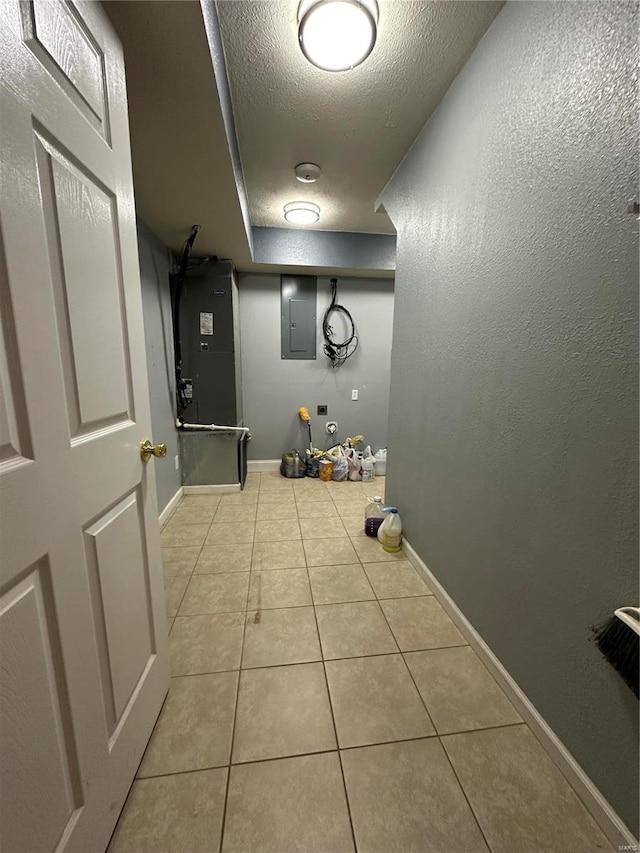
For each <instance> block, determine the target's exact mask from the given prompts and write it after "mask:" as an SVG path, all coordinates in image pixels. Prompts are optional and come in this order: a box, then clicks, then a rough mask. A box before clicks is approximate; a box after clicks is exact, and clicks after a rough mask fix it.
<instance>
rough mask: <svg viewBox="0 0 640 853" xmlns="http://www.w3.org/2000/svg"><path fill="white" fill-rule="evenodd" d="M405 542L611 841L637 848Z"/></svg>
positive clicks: (410, 556) (440, 598)
mask: <svg viewBox="0 0 640 853" xmlns="http://www.w3.org/2000/svg"><path fill="white" fill-rule="evenodd" d="M402 545H403V551H404V552H405V554H406V555H407V557H408V559H409V560H410V561H411V562H412V563H413V565H414V566H415V567H416V569H417V570H418V572H419V573H420V574H421V575H422V576H423V577H424V579H425V581H426V582H427V583H428V585H429V587H430V588H431V589H432V590H433V594H434V595H435V597H436V598H437V599H438V601H439V602H440V604H441V605H442V607H443V608H444V609H445V610H446V612H447V613H448V614H449V616H450V617H451V619H452V620H453V621H454V622H455V624H456V626H457V627H458V628H459V629H460V631H461V632H462V634H463V635H464V636H465V637H466V638H467V640H468V641H469V645H470V646H471V647H472V648H473V649H474V651H475V652H476V653H477V655H478V657H479V658H480V659H481V660H482V662H483V663H484V665H485V666H486V667H487V669H488V670H489V672H490V673H491V674H492V675H493V677H494V678H495V680H496V681H497V682H498V684H499V685H500V687H501V688H502V689H503V690H504V692H505V693H506V694H507V696H508V697H509V699H510V700H511V702H513V704H514V706H515V708H516V710H517V711H518V712H519V713H520V716H521V717H522V719H523V720H524V721H525V723H527V724H528V726H529V728H530V729H531V731H532V732H533V733H534V735H535V736H536V737H537V739H538V740H539V741H540V743H541V745H542V746H543V748H544V749H545V751H546V752H547V754H548V755H549V757H550V758H551V760H552V761H553V763H554V764H555V765H556V767H557V768H558V770H560V772H561V773H562V775H563V776H564V777H565V779H566V780H567V782H568V783H569V784H570V785H571V787H572V788H573V790H574V791H575V792H576V794H577V795H578V796H579V797H580V799H581V800H582V802H583V803H584V805H585V807H586V808H587V810H588V811H589V813H590V814H591V816H592V817H593V819H594V820H595V821H596V823H597V824H598V826H599V827H600V829H601V830H602V831H603V833H604V834H605V835H606V836H607V838H608V839H609V841H610V842H611V844H612V845H613V846H614V847H616V848H618V849H620V847H624V846H626V847H627V849H636V850H637V849H638V848H637V844H638V842H637V840H636V839H635V838H634V837H633V833H632V832H631V831H630V830H629V828H628V827H627V826H626V825H625V824H624V822H623V821H622V819H621V818H620V817H619V816H618V815H617V814H616V812H615V810H614V808H613V807H612V806H611V804H610V803H608V802H607V800H606V799H605V798H604V797H603V795H602V794H601V793H600V791H599V790H598V788H596V786H595V785H594V783H593V782H592V781H591V779H590V778H589V777H588V776H587V774H586V773H585V771H584V770H583V769H582V767H581V766H580V765H579V764H578V762H577V761H576V759H575V758H574V757H573V756H572V755H571V753H570V752H569V750H568V749H567V748H566V746H565V745H564V744H563V743H562V741H561V740H560V738H559V737H558V736H557V735H556V733H555V732H554V731H553V729H552V728H551V726H550V725H549V724H548V723H547V721H546V720H545V719H544V718H543V717H542V715H541V714H540V712H539V711H538V710H537V709H536V707H535V706H534V705H533V703H532V702H531V700H530V699H529V698H528V697H527V696H526V695H525V693H524V692H523V691H522V690H521V689H520V687H519V686H518V684H517V683H516V682H515V681H514V679H513V678H512V677H511V675H509V673H508V672H507V670H506V669H505V668H504V666H503V665H502V663H501V662H500V661H499V660H498V658H497V657H496V656H495V655H494V653H493V652H492V651H491V649H490V648H489V646H488V645H487V644H486V643H485V641H484V640H483V639H482V637H481V636H480V634H478V632H477V631H476V629H475V628H474V627H473V625H472V624H471V623H470V622H469V620H468V619H467V618H466V616H465V615H464V614H463V613H462V611H461V610H460V608H459V607H458V606H457V604H456V603H455V602H454V601H453V599H452V598H451V596H450V595H449V594H448V593H447V591H446V590H445V589H444V587H443V586H442V585H441V584H440V583H439V582H438V580H436V578H435V576H434V575H433V574H432V572H431V571H430V570H429V568H428V567H427V565H426V564H425V563H424V562H423V560H422V559H421V558H420V556H419V555H418V553H417V552H416V551H415V549H414V548H412V547H411V545H410V544H409V543H408V542H407V540H406V539H405V540H403V543H402Z"/></svg>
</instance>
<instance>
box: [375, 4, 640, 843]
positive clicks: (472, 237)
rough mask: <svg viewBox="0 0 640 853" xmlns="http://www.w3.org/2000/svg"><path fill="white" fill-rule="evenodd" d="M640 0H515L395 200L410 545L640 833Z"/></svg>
mask: <svg viewBox="0 0 640 853" xmlns="http://www.w3.org/2000/svg"><path fill="white" fill-rule="evenodd" d="M636 18H637V6H636V5H635V4H632V3H621V4H615V3H609V2H604V3H586V4H583V3H577V2H576V3H567V2H560V3H549V2H542V3H530V2H514V3H508V4H507V5H506V6H505V8H504V9H503V10H502V11H501V12H500V14H499V15H498V17H497V18H496V20H495V22H494V23H493V25H492V26H491V28H490V29H489V31H488V33H487V35H486V36H485V37H484V39H483V40H482V42H481V43H480V45H479V46H478V48H477V49H476V51H475V53H474V54H473V56H472V57H471V59H470V60H469V62H468V63H467V65H466V66H465V68H464V69H463V71H462V72H461V73H460V75H459V76H458V78H457V79H456V81H455V82H454V84H453V85H452V87H451V88H450V89H449V92H448V93H447V95H446V97H445V98H444V101H443V102H442V104H441V105H440V107H439V108H438V110H437V112H436V113H435V114H434V116H433V117H432V119H431V121H430V122H429V123H428V124H427V126H426V127H425V129H424V130H423V132H422V134H421V135H420V136H419V137H418V139H417V141H416V143H415V144H414V146H413V148H412V149H411V150H410V152H409V154H408V155H407V157H406V158H405V160H404V161H403V163H402V164H401V166H400V168H399V170H398V172H397V173H396V175H395V176H394V178H393V180H392V181H391V183H390V185H389V187H388V188H387V190H386V191H385V192H384V193H383V195H382V200H383V202H384V204H385V207H386V209H387V210H388V212H389V213H390V215H391V217H392V219H393V221H394V223H395V225H396V227H397V229H398V257H397V273H396V312H395V326H394V342H393V358H392V371H391V379H392V393H391V405H390V411H391V415H390V427H389V429H390V435H389V469H388V477H387V483H388V492H387V496H388V497H390V499H391V501H392V502H394V503H397V504H398V506H399V507H400V508H401V512H402V517H403V521H404V523H405V525H406V533H407V538H408V540H409V541H410V542H411V543H412V545H413V546H414V547H415V548H416V549H417V551H418V552H419V553H420V555H421V556H422V557H423V559H424V560H425V562H426V563H427V564H428V565H429V567H430V568H431V569H432V571H433V572H434V573H435V575H436V576H437V577H438V579H439V580H440V581H441V582H442V584H443V585H444V587H445V588H446V589H447V591H448V592H449V593H450V594H451V595H452V596H453V598H454V599H455V601H456V602H457V604H458V605H459V606H460V607H461V608H462V610H463V611H464V613H465V614H466V616H467V617H468V618H469V619H470V621H471V623H472V624H473V625H474V626H475V628H476V629H477V630H478V631H479V632H480V634H481V635H482V636H483V637H484V639H485V640H486V641H487V642H488V643H489V645H490V646H491V648H492V649H493V651H494V652H495V653H496V654H497V656H498V657H499V658H500V659H501V660H502V662H503V664H504V665H505V666H506V668H507V669H508V670H509V672H510V673H511V674H512V675H513V677H514V678H515V679H516V681H517V682H518V683H519V684H520V686H521V687H522V688H523V689H524V691H525V692H526V693H527V695H528V696H529V698H530V699H531V700H532V701H533V703H534V704H535V705H536V707H537V708H538V710H539V711H540V712H541V714H542V715H543V716H544V718H545V719H546V720H547V721H548V722H549V723H550V725H551V726H552V727H553V729H554V730H555V731H556V733H557V734H558V735H559V736H560V738H561V739H562V740H563V741H564V743H565V744H566V746H567V747H568V749H569V750H570V751H571V752H572V754H573V755H574V756H575V758H576V759H577V760H578V761H579V762H580V764H581V765H582V766H583V767H584V769H585V770H586V772H587V773H588V774H589V775H590V777H591V778H592V779H593V781H594V782H595V783H596V785H597V786H598V787H599V788H600V790H601V791H602V793H603V794H604V795H605V797H607V798H608V800H609V801H610V802H611V804H612V805H613V807H614V808H615V809H616V810H617V811H618V813H619V814H620V816H621V817H622V818H623V819H624V820H625V821H626V822H627V823H628V825H629V826H630V827H631V829H633V830H634V831H636V832H637V828H638V826H637V821H638V764H637V756H638V707H637V701H636V700H635V698H634V697H633V695H632V693H631V691H630V690H629V689H628V688H627V687H626V685H625V684H624V683H623V682H622V680H621V679H620V678H619V677H618V676H617V675H616V673H615V672H614V671H613V670H612V668H611V667H610V666H609V665H608V664H607V663H606V662H604V661H603V660H602V659H601V657H600V656H599V654H598V651H597V650H596V648H595V647H594V646H593V644H592V643H591V642H590V631H589V626H590V625H591V624H592V623H594V622H598V621H600V620H601V619H603V618H605V617H607V616H608V614H609V613H610V612H611V611H612V610H613V608H615V607H616V606H620V605H623V604H637V602H638V598H639V595H638V574H637V572H638V565H637V558H638V541H637V526H638V491H637V482H638V480H637V451H638V425H637V415H638V394H637V390H638V358H637V334H638V316H637V312H638V252H637V225H638V223H637V222H636V221H635V217H633V216H629V215H627V213H626V207H627V203H628V199H629V198H632V197H633V196H634V195H635V193H636V192H637V139H636V132H637V124H636V121H637V101H636V97H637V96H636V81H635V80H634V75H635V68H636V64H637V41H636V40H637V20H636Z"/></svg>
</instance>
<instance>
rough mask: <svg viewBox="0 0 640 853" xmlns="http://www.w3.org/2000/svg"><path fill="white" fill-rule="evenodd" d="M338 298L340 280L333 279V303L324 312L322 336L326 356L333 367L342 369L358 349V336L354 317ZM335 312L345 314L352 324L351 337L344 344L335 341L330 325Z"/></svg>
mask: <svg viewBox="0 0 640 853" xmlns="http://www.w3.org/2000/svg"><path fill="white" fill-rule="evenodd" d="M337 298H338V279H337V278H332V279H331V302H330V304H329V307H328V308H327V310H326V311H325V312H324V317H323V318H322V334H323V336H324V347H323V349H324V354H325V355H326V356H327V358H328V359H329V360H330V361H331V366H332V367H340V365H342V364H344V363H345V361H346V360H347V359H348V358H351V356H352V355H353V354H354V352H355V351H356V350H357V349H358V336H357V335H356V327H355V323H354V322H353V317H352V316H351V314H350V313H349V312H348V311H347V309H346V308H345V307H344V305H339V304H338V303H337V302H336V300H337ZM333 311H338V312H340V313H341V314H344V315H345V317H346V318H347V320H348V321H349V323H350V324H351V335H350V336H349V337H348V338H347V339H346V340H344V341H342V343H338V341H335V340H334V339H333V326H331V324H330V323H329V316H330V315H331V313H332V312H333Z"/></svg>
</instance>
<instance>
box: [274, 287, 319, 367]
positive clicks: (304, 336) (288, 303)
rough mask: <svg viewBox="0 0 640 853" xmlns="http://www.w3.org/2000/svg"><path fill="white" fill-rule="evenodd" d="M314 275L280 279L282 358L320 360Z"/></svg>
mask: <svg viewBox="0 0 640 853" xmlns="http://www.w3.org/2000/svg"><path fill="white" fill-rule="evenodd" d="M317 291H318V284H317V279H316V277H315V276H313V275H281V276H280V315H281V318H280V328H281V340H282V358H292V359H294V358H295V359H314V358H315V357H316V301H317Z"/></svg>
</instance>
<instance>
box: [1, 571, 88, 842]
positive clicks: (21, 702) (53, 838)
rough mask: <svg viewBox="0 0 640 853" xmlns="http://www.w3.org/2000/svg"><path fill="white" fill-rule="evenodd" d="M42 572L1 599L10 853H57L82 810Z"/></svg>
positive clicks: (4, 786)
mask: <svg viewBox="0 0 640 853" xmlns="http://www.w3.org/2000/svg"><path fill="white" fill-rule="evenodd" d="M47 573H48V565H47V562H46V560H42V561H40V563H39V565H37V566H35V567H30V569H29V570H28V573H27V575H26V577H24V578H23V579H22V580H21V581H20V582H18V583H17V584H16V585H15V586H14V587H13V588H12V589H11V590H10V591H9V592H7V593H6V594H5V595H3V596H2V599H1V600H0V672H1V673H2V675H1V683H2V693H1V694H0V713H1V715H2V720H3V725H2V727H1V728H0V744H1V751H2V764H1V765H0V788H1V790H2V798H1V800H0V825H1V826H2V849H3V850H7V851H23V850H24V851H26V850H28V851H29V853H31V851H36V850H38V851H40V850H42V851H45V850H53V849H55V846H56V844H57V841H58V839H59V838H60V837H61V835H62V834H63V832H64V829H65V827H66V826H67V825H68V824H69V822H70V820H71V819H72V818H73V816H74V814H75V812H76V809H77V808H78V806H79V803H78V802H77V798H76V794H77V792H78V790H79V784H78V772H77V765H76V763H75V746H74V744H73V735H72V733H71V732H70V730H69V726H68V725H67V727H66V730H65V726H64V724H63V719H66V721H67V723H68V721H69V707H68V698H67V697H66V695H65V690H64V682H65V679H64V671H63V668H62V664H61V661H60V656H59V650H58V646H57V642H56V641H57V635H58V631H57V625H55V614H54V613H53V612H52V611H51V608H50V607H49V608H48V610H49V612H48V613H47V606H46V604H45V595H44V593H43V583H42V580H43V576H45V575H47ZM52 641H53V642H52ZM52 646H55V648H54V647H52Z"/></svg>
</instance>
